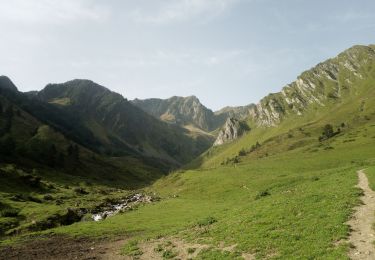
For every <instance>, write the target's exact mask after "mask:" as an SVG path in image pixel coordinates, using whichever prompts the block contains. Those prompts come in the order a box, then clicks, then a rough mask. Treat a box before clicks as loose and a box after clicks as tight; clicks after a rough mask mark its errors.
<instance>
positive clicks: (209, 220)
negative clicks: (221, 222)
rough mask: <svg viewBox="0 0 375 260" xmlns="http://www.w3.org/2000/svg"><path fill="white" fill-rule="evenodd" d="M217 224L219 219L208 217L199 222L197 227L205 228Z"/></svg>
mask: <svg viewBox="0 0 375 260" xmlns="http://www.w3.org/2000/svg"><path fill="white" fill-rule="evenodd" d="M216 222H217V219H215V218H214V217H207V218H204V219H202V220H200V221H198V222H197V226H199V227H205V226H209V225H212V224H214V223H216Z"/></svg>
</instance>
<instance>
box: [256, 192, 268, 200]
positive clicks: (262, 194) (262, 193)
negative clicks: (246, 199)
mask: <svg viewBox="0 0 375 260" xmlns="http://www.w3.org/2000/svg"><path fill="white" fill-rule="evenodd" d="M269 195H271V193H269V191H267V190H264V191H260V192H258V194H257V195H256V196H255V199H257V200H258V199H260V198H262V197H266V196H269Z"/></svg>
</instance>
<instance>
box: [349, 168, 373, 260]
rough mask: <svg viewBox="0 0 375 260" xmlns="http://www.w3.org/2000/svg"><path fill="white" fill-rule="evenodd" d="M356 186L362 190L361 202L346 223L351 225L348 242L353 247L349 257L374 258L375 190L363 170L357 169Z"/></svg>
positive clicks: (354, 258)
mask: <svg viewBox="0 0 375 260" xmlns="http://www.w3.org/2000/svg"><path fill="white" fill-rule="evenodd" d="M358 178H359V181H358V185H357V187H358V188H360V189H362V190H363V192H364V195H363V197H362V198H361V200H362V202H363V204H362V205H359V206H357V207H356V208H355V213H354V215H353V217H352V219H351V220H350V221H348V224H349V225H350V227H351V230H352V232H351V234H350V237H349V242H350V243H351V244H352V245H353V248H352V249H351V250H350V252H349V257H350V258H351V259H353V260H357V259H361V260H362V259H375V246H374V240H375V232H374V230H373V225H374V223H375V192H374V191H373V190H371V188H370V187H369V184H368V179H367V176H366V174H365V173H364V172H363V170H360V171H358Z"/></svg>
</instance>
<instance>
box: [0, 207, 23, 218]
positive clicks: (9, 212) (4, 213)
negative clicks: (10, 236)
mask: <svg viewBox="0 0 375 260" xmlns="http://www.w3.org/2000/svg"><path fill="white" fill-rule="evenodd" d="M18 213H19V210H18V209H14V208H7V209H2V210H1V211H0V216H1V217H4V218H7V217H8V218H9V217H17V216H18Z"/></svg>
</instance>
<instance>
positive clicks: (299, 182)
mask: <svg viewBox="0 0 375 260" xmlns="http://www.w3.org/2000/svg"><path fill="white" fill-rule="evenodd" d="M296 136H297V137H294V138H298V135H296ZM374 137H375V123H374V122H373V121H371V120H370V121H368V122H367V123H364V124H362V125H361V126H358V127H357V128H355V129H353V130H350V131H349V130H348V132H347V133H345V134H343V135H341V136H339V135H337V136H335V137H332V138H331V139H330V140H327V143H324V144H323V145H316V146H314V145H311V146H309V147H314V149H307V147H299V148H296V149H294V150H288V149H286V150H285V151H283V152H280V153H275V154H273V155H269V156H268V157H262V158H259V157H257V156H255V155H252V154H251V155H248V156H247V157H243V158H241V162H240V163H237V164H231V165H222V166H220V167H217V168H211V169H199V170H190V171H186V172H178V173H175V174H172V175H170V176H167V177H164V178H162V179H160V180H158V181H157V182H156V183H155V184H154V185H153V186H152V187H150V188H149V191H150V192H155V193H156V194H158V195H159V196H161V198H162V200H161V201H160V202H157V203H154V204H152V205H147V206H144V207H141V208H139V209H138V210H137V211H134V212H131V213H126V214H123V215H118V216H116V217H113V218H109V219H107V220H106V221H104V222H102V223H99V224H98V223H80V224H74V225H72V226H69V227H64V228H59V229H56V230H54V232H57V233H64V234H74V235H89V236H102V235H124V234H127V235H130V236H131V237H134V238H135V239H137V240H143V239H144V238H146V237H151V238H156V237H160V236H167V237H168V236H169V235H176V236H178V237H181V238H184V239H187V240H193V241H195V242H199V243H201V244H208V245H213V246H214V247H215V246H218V245H219V244H220V242H224V243H225V245H234V244H235V245H237V246H236V250H237V251H238V252H251V253H254V254H256V255H257V256H258V257H260V258H262V257H265V256H268V257H270V258H271V259H290V258H293V257H297V258H298V257H300V258H307V257H311V258H335V259H345V257H346V252H347V250H348V248H349V246H348V245H347V244H345V242H344V240H345V238H346V236H347V234H348V231H349V230H348V227H347V226H346V225H345V222H346V221H347V219H348V218H349V215H350V213H351V211H352V207H353V206H354V205H355V203H356V202H357V201H358V198H359V191H358V190H357V189H356V188H355V184H356V183H357V176H356V170H358V169H360V168H365V167H367V166H369V165H373V164H375V154H374V145H375V138H374ZM290 139H292V138H290ZM290 139H288V140H290ZM348 140H350V141H348ZM327 147H331V148H327ZM262 149H265V148H264V146H262ZM259 155H260V152H259ZM207 218H214V219H215V220H216V221H217V222H215V223H213V224H208V225H207V226H205V227H204V228H199V227H198V226H199V223H201V222H202V221H203V222H204V221H205V219H207ZM223 255H224V253H223ZM209 259H215V258H214V257H213V258H209ZM216 259H217V258H216Z"/></svg>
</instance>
